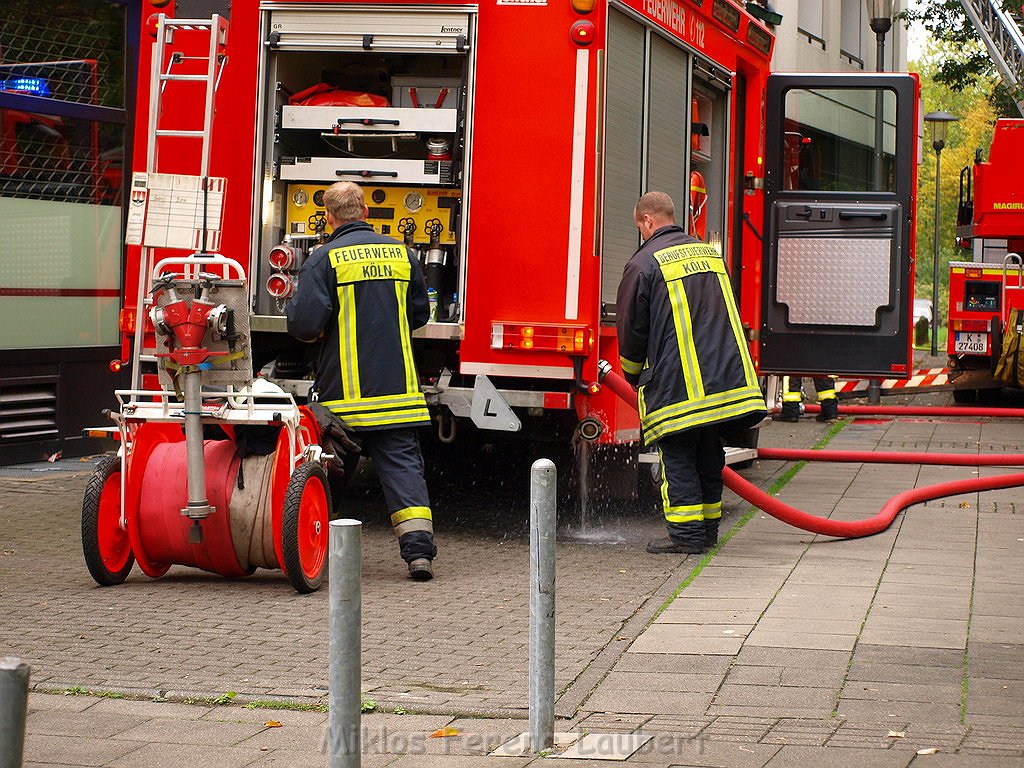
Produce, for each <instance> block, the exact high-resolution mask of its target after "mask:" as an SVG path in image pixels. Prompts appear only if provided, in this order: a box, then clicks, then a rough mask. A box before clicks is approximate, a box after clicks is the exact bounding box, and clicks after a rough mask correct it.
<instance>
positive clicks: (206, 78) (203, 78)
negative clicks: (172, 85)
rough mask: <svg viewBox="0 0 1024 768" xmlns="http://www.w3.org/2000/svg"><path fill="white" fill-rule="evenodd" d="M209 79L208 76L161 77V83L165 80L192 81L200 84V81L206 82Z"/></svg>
mask: <svg viewBox="0 0 1024 768" xmlns="http://www.w3.org/2000/svg"><path fill="white" fill-rule="evenodd" d="M209 79H210V78H209V76H207V75H160V80H161V81H163V80H191V81H193V82H198V81H200V80H203V81H205V80H209Z"/></svg>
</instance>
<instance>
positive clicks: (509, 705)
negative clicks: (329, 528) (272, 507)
mask: <svg viewBox="0 0 1024 768" xmlns="http://www.w3.org/2000/svg"><path fill="white" fill-rule="evenodd" d="M932 399H933V400H937V401H939V402H943V401H948V395H947V396H945V397H944V398H942V397H933V398H932ZM826 431H827V428H826V427H823V426H821V425H817V424H815V423H814V422H813V420H812V419H810V418H806V419H804V420H803V421H802V422H801V423H800V424H798V425H793V426H792V427H791V426H789V425H781V424H776V425H773V426H772V427H770V428H769V429H768V430H766V431H765V433H764V434H763V435H762V441H763V444H765V445H780V446H781V445H786V446H808V445H811V444H814V443H815V442H816V441H818V440H819V439H820V438H821V437H822V436H823V435H824V434H825V433H826ZM1022 441H1024V429H1022V428H1021V427H1020V423H1019V422H1013V423H1012V424H1011V423H1006V422H999V421H992V420H989V419H975V418H956V419H951V420H941V421H937V420H932V419H928V418H924V417H922V418H917V419H912V420H901V421H899V422H896V421H892V420H889V419H863V420H854V421H852V423H849V424H847V425H846V426H845V428H844V429H842V430H841V431H840V432H839V433H838V434H837V435H836V436H835V437H834V438H833V439H832V441H831V443H830V445H829V447H831V448H850V449H857V450H864V449H867V450H904V451H906V450H930V451H933V452H958V451H959V452H963V451H967V452H972V453H974V452H978V451H981V452H991V451H1002V452H1013V453H1021V452H1024V450H1022V446H1021V443H1022ZM787 468H788V465H784V464H782V463H781V462H766V461H762V462H758V464H757V465H756V466H755V468H754V470H753V471H752V472H747V473H745V474H746V475H747V476H748V477H752V478H754V479H755V482H756V483H757V484H758V485H760V486H761V487H762V488H767V487H769V486H770V485H771V484H772V483H773V482H775V481H776V480H777V479H778V478H779V477H781V476H782V473H783V472H785V470H786V469H787ZM1006 471H1010V470H1007V469H1005V468H984V469H981V470H980V472H981V473H982V474H986V475H987V474H997V473H1001V472H1006ZM975 472H976V470H973V469H971V468H950V467H928V466H918V465H907V466H887V467H879V466H877V465H859V464H852V465H818V464H808V465H807V466H805V467H803V468H802V469H801V470H800V471H799V472H798V473H797V474H796V475H795V476H793V478H792V479H791V480H790V481H789V482H788V484H786V485H785V487H784V488H783V489H782V492H781V493H780V496H781V498H783V499H784V500H786V501H788V502H789V503H792V504H794V505H795V506H798V507H801V508H804V509H806V510H807V511H810V512H814V513H817V514H826V515H831V516H833V517H839V518H844V519H857V518H862V517H866V516H869V515H872V514H874V513H875V512H876V511H877V510H878V508H879V507H880V506H881V504H882V503H883V502H884V501H885V500H886V499H887V498H888V497H889V496H891V495H892V494H893V493H895V492H896V491H899V490H904V489H906V488H908V487H910V486H913V485H925V484H930V483H933V482H937V481H940V480H946V479H953V478H957V477H970V476H972V473H975ZM37 485H38V484H37V483H35V482H34V481H32V480H31V478H30V479H29V480H24V479H21V478H14V479H7V480H0V490H3V492H4V495H3V500H2V501H0V505H2V506H0V525H2V526H3V528H4V530H5V531H6V532H7V536H8V537H9V538H8V539H5V543H4V544H3V547H2V549H3V551H4V553H5V554H4V555H3V556H2V557H0V607H2V610H0V655H6V654H9V653H17V655H21V656H24V657H26V658H27V659H28V660H29V661H30V662H31V663H32V664H33V683H34V684H35V685H36V686H37V688H38V689H51V690H53V689H64V690H65V691H67V690H68V689H72V688H75V687H87V688H95V689H99V690H107V691H111V690H116V691H120V692H122V693H127V694H129V695H132V696H135V697H139V698H143V699H146V700H128V699H112V698H101V697H96V696H84V695H54V694H45V693H42V692H38V693H33V695H32V696H31V701H30V709H31V714H30V717H29V722H28V729H29V739H28V749H27V755H26V758H27V760H28V762H27V765H29V766H36V765H39V766H42V765H54V766H58V765H59V766H80V765H98V766H99V765H109V766H127V765H130V764H132V765H134V764H136V763H138V762H139V761H146V762H148V763H152V764H154V765H157V766H202V765H224V766H270V765H282V766H284V765H287V766H304V765H325V764H326V756H325V755H324V753H323V751H322V750H323V746H324V743H325V736H324V733H325V730H324V724H325V722H326V715H324V714H322V713H319V712H309V711H295V710H291V709H274V710H266V709H258V708H245V707H243V706H239V704H238V703H237V702H241V701H252V700H255V699H273V700H274V701H275V702H276V705H277V706H298V705H300V704H313V703H318V702H320V703H322V702H323V701H324V698H325V697H324V694H325V687H324V686H325V679H326V672H325V669H324V667H325V663H326V642H325V638H324V636H323V627H324V626H325V621H326V614H325V612H326V601H325V600H324V597H325V596H323V595H315V596H311V598H296V597H295V596H294V595H292V594H290V593H289V592H288V591H287V585H286V584H284V583H283V582H282V580H281V578H280V577H279V576H275V575H274V574H272V573H270V574H267V575H264V576H258V577H257V578H255V579H247V580H242V581H239V582H225V581H224V580H220V579H218V578H216V577H207V576H203V575H196V574H194V573H192V572H188V571H185V570H184V569H181V572H180V573H174V574H172V576H171V577H170V578H164V579H161V580H157V581H150V580H148V579H145V577H141V576H133V577H132V579H130V580H129V583H128V584H126V585H124V586H123V587H121V588H117V589H112V590H108V589H97V588H93V587H91V586H90V585H89V583H88V581H87V578H88V577H87V575H85V574H84V566H83V565H82V564H81V561H80V557H81V556H80V554H79V553H77V552H75V551H74V549H75V546H77V541H75V540H74V522H75V510H76V505H77V504H78V503H79V499H80V496H79V497H78V498H76V497H75V493H76V492H80V488H81V486H82V485H83V483H82V482H81V480H80V479H78V478H76V477H71V476H69V477H64V478H58V479H57V480H56V481H54V482H48V483H47V484H46V485H47V496H46V498H47V499H57V501H51V502H47V503H44V502H43V501H41V498H42V497H41V496H40V495H39V491H38V487H37ZM492 496H493V494H492ZM498 501H499V502H500V503H506V502H507V499H500V497H499V499H498ZM520 501H521V500H520ZM492 503H493V500H492ZM517 503H518V502H517ZM470 506H471V505H470ZM513 506H514V505H513ZM726 509H727V520H728V524H729V525H739V524H740V523H742V525H741V526H739V527H737V528H736V529H735V530H734V532H733V535H732V538H731V539H730V540H729V541H728V542H727V543H726V544H725V545H724V546H723V547H722V548H721V549H720V551H719V552H717V553H716V554H715V555H714V557H711V558H707V559H706V560H701V559H698V558H694V557H691V558H687V559H685V560H682V561H681V562H680V560H679V559H678V558H666V559H662V558H655V557H651V556H647V555H644V554H643V553H642V551H641V550H640V545H641V544H642V541H643V540H645V538H647V537H649V534H652V533H653V534H655V535H656V533H657V530H658V525H657V524H656V523H654V524H649V523H645V522H638V521H636V520H631V521H629V522H628V524H626V525H623V524H621V522H620V523H617V524H609V525H608V526H606V527H608V528H613V529H614V531H613V533H614V536H612V537H610V538H617V539H618V540H619V542H620V543H618V544H610V543H603V544H586V545H584V544H577V543H561V544H560V545H559V602H558V613H559V624H558V656H557V660H556V665H557V670H556V677H557V687H558V690H559V692H560V696H559V701H558V705H557V713H558V714H559V715H560V716H561V719H560V722H559V724H558V728H557V730H563V729H564V730H574V731H582V732H588V733H590V734H598V733H605V734H611V733H622V734H642V735H646V736H650V737H651V739H650V740H649V741H647V742H646V744H645V745H644V746H643V747H642V748H641V749H640V750H639V751H638V752H636V753H634V754H632V755H631V756H630V757H629V759H628V760H626V762H627V763H629V764H645V765H664V766H705V767H707V768H712V767H714V766H720V767H721V768H734V767H735V768H739V767H741V766H757V767H760V766H766V765H767V766H770V767H771V768H780V766H781V767H784V766H790V765H797V764H799V765H801V766H805V765H830V766H831V765H836V766H876V765H877V766H907V765H911V764H912V765H914V766H915V768H916V767H917V766H923V765H927V766H936V767H937V768H944V767H945V766H963V767H964V768H973V767H974V766H979V767H981V766H985V767H986V768H987V767H988V766H993V768H999V766H1004V765H1005V766H1021V765H1024V644H1022V643H1024V571H1022V569H1020V568H1019V564H1020V563H1021V562H1022V561H1024V557H1022V555H1024V516H1022V514H1021V513H1022V512H1024V494H1022V493H1021V491H1020V489H1019V488H1018V489H1008V490H1005V491H994V492H986V493H983V494H977V493H975V494H964V495H962V496H957V497H952V498H947V499H941V500H937V501H933V502H928V503H926V504H922V505H917V506H914V507H912V508H910V509H909V510H908V511H907V512H905V513H902V514H901V515H900V516H899V517H898V518H897V520H896V521H895V522H894V524H893V526H892V527H891V528H890V529H889V530H887V531H886V532H885V533H883V534H879V535H878V536H874V537H870V538H867V539H861V540H856V541H844V542H837V541H833V540H829V539H827V538H824V537H815V536H813V535H811V534H807V533H804V532H801V531H797V530H795V529H791V528H788V527H787V526H784V525H783V524H781V523H779V522H778V521H776V520H774V519H772V518H770V517H768V516H767V515H764V514H761V513H753V514H750V515H748V514H747V510H748V509H749V505H746V504H744V503H742V502H740V501H739V500H738V499H736V498H734V497H733V498H730V499H727V502H726ZM460 514H461V510H460ZM748 517H749V519H747V518H748ZM41 519H45V520H46V521H47V522H48V523H49V524H48V525H43V524H41ZM460 525H461V524H460ZM616 525H617V526H618V527H616ZM461 527H462V530H459V531H455V530H449V531H448V532H447V537H448V538H447V539H446V541H447V543H448V546H449V548H450V549H449V551H450V552H451V553H452V554H451V555H450V559H448V560H447V561H446V564H445V567H446V570H445V571H444V574H445V575H444V578H442V579H439V580H437V581H436V582H433V583H432V584H430V585H426V586H427V589H426V590H424V591H419V592H415V593H413V592H410V590H409V589H408V585H407V583H406V582H405V581H404V579H402V574H400V573H399V572H398V571H397V569H396V568H395V563H394V562H393V561H394V560H395V557H394V552H393V542H392V541H390V539H389V538H388V537H387V536H386V534H387V531H386V530H384V529H383V528H382V527H379V526H378V527H377V528H374V527H373V526H369V527H368V531H367V533H368V534H369V535H368V536H367V537H366V544H367V548H368V549H367V555H366V556H365V560H364V565H365V567H366V570H365V572H364V585H367V586H364V619H365V620H366V622H367V626H366V630H365V638H364V671H363V677H364V683H366V684H367V691H368V695H370V696H372V697H374V698H375V699H376V700H377V701H378V704H380V707H379V711H377V712H374V713H371V714H367V715H364V717H363V744H364V749H365V751H366V754H365V756H364V757H365V759H364V761H363V765H366V766H378V765H380V766H384V765H388V766H391V765H395V766H425V767H429V766H434V765H437V766H448V767H450V768H459V767H460V766H478V765H479V766H490V765H494V766H509V767H510V768H511V767H512V766H520V765H527V764H531V763H532V764H538V765H539V764H543V765H545V766H556V767H557V766H568V765H574V766H578V765H581V763H579V761H578V760H568V759H559V758H556V757H549V758H532V757H524V758H509V757H488V756H487V755H488V753H489V752H490V751H491V750H492V749H493V748H494V747H496V746H498V745H499V744H501V743H503V742H504V741H507V740H508V739H510V738H512V737H513V736H515V735H517V734H518V733H521V732H522V731H525V730H526V729H527V724H526V721H525V719H524V718H525V709H524V708H525V706H526V684H525V677H526V635H525V627H526V616H525V613H524V611H525V588H524V587H525V584H524V585H523V586H522V587H520V586H518V585H517V583H516V579H521V580H522V581H523V582H525V577H524V568H525V565H524V563H525V562H526V560H525V559H524V558H525V557H526V555H525V544H524V542H523V540H522V538H521V537H520V536H519V535H518V534H517V535H514V536H504V537H503V536H496V535H493V533H491V534H488V533H487V531H486V526H484V530H481V529H480V528H473V527H472V526H471V525H468V524H467V525H461ZM9 541H13V542H15V543H14V544H9V543H7V542H9ZM69 541H70V543H69ZM1014 563H1016V564H1017V565H1016V566H1014ZM697 568H699V569H700V570H699V573H697V574H696V576H695V577H693V578H692V580H690V578H691V577H692V576H693V574H694V572H695V569H697ZM495 574H500V575H499V576H497V577H496V575H495ZM513 575H514V578H513ZM684 580H689V582H688V583H686V586H685V588H684V589H683V590H682V591H681V592H680V593H679V596H678V597H676V599H675V600H673V601H672V602H671V603H670V604H668V605H667V607H666V608H665V610H663V611H661V612H660V613H658V609H659V608H660V607H661V606H662V604H663V603H664V602H665V600H666V598H667V597H669V596H670V595H671V594H672V592H673V591H674V590H675V589H676V586H677V585H679V584H680V583H681V582H684ZM495 583H498V584H500V585H501V588H500V589H499V590H495V588H494V585H495ZM367 589H369V594H368V593H367ZM25 649H27V652H26V650H25ZM228 690H231V691H238V692H239V696H237V697H236V698H235V702H236V703H234V704H230V705H225V706H213V705H212V704H210V703H208V702H207V703H194V704H191V705H190V704H183V703H180V702H181V701H184V700H187V699H190V698H191V699H193V700H194V699H196V698H199V697H204V696H205V697H211V698H212V697H214V696H216V695H218V694H220V693H224V692H225V691H228ZM152 698H172V699H178V700H179V701H178V702H177V703H175V702H169V701H165V702H154V701H151V700H148V699H152ZM396 708H400V710H399V711H408V712H433V713H434V714H393V712H394V710H395V709H396ZM482 715H487V716H488V717H486V718H483V717H481V716H482ZM268 723H269V724H268ZM277 723H280V725H279V726H278V725H277ZM445 726H448V727H453V728H455V729H456V730H457V731H458V732H459V733H458V735H456V736H451V737H446V738H431V737H430V734H431V733H433V732H434V731H436V730H437V729H439V728H442V727H445ZM608 746H609V748H611V747H613V746H615V742H614V740H612V741H609V742H608ZM919 750H922V751H924V752H929V754H918V751H919ZM591 756H592V757H609V756H610V755H609V754H605V753H603V752H602V750H598V751H597V753H595V754H594V755H591ZM582 764H583V765H596V766H602V765H605V766H611V765H621V764H622V762H619V761H612V760H607V759H595V760H591V761H590V762H589V763H582Z"/></svg>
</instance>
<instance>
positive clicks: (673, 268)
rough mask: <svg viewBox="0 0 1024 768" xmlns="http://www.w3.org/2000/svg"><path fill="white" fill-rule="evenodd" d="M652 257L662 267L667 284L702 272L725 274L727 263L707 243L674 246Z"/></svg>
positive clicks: (657, 252)
mask: <svg viewBox="0 0 1024 768" xmlns="http://www.w3.org/2000/svg"><path fill="white" fill-rule="evenodd" d="M652 255H653V256H654V260H655V261H657V262H658V264H659V265H660V266H661V274H662V276H663V277H664V278H665V281H666V282H668V281H670V280H679V279H681V278H684V277H687V276H688V275H696V274H698V273H700V272H717V273H719V274H724V273H725V261H724V259H722V254H720V253H719V252H718V251H716V250H715V249H714V247H712V246H710V245H707V244H706V243H687V244H685V245H673V246H671V247H669V248H662V249H661V250H660V251H655V252H654V253H653V254H652Z"/></svg>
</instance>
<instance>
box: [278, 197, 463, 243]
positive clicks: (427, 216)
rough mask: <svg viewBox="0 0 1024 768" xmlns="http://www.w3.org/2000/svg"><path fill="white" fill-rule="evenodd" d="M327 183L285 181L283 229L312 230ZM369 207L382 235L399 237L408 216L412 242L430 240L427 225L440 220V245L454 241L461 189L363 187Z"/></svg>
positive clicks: (305, 234)
mask: <svg viewBox="0 0 1024 768" xmlns="http://www.w3.org/2000/svg"><path fill="white" fill-rule="evenodd" d="M328 186H329V185H327V184H289V185H288V209H287V210H288V220H287V222H286V224H285V227H286V230H285V231H286V232H287V233H288V234H289V235H292V236H293V237H312V236H313V235H315V234H316V226H317V219H323V216H324V214H325V209H324V204H323V203H324V201H323V197H324V190H326V189H327V187H328ZM363 191H364V192H365V193H366V205H367V207H368V208H369V209H370V215H369V216H367V219H366V220H367V222H368V223H369V224H371V225H373V228H374V229H375V230H376V231H377V232H379V233H380V234H382V235H389V236H391V237H393V238H395V239H396V240H402V239H403V234H402V227H403V226H407V225H408V220H409V219H411V220H412V222H413V223H414V224H415V226H416V231H415V234H414V236H413V238H414V241H415V242H416V243H419V244H422V245H426V244H427V243H429V242H430V233H429V232H428V231H427V225H428V224H429V223H431V222H432V221H435V220H436V221H440V222H441V227H442V229H441V235H440V239H439V242H440V243H441V245H454V244H455V241H456V232H455V229H456V228H457V227H458V213H459V209H460V207H461V198H462V191H461V190H458V189H437V188H431V187H363Z"/></svg>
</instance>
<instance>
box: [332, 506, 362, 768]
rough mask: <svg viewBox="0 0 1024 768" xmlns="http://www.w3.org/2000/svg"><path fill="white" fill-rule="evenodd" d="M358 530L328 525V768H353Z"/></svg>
mask: <svg viewBox="0 0 1024 768" xmlns="http://www.w3.org/2000/svg"><path fill="white" fill-rule="evenodd" d="M362 530H363V524H362V523H361V522H359V521H358V520H334V521H333V522H332V523H331V524H330V544H329V546H330V553H329V555H328V558H329V559H328V590H329V591H328V608H329V610H328V624H329V627H330V651H329V654H328V664H329V669H328V670H327V682H328V686H329V692H328V706H329V715H328V730H327V765H328V766H329V768H359V764H360V748H361V745H360V737H359V718H360V703H361V698H362V692H361V691H360V687H361V684H362V645H361V643H362V586H361V583H360V578H361V571H362V567H363V550H362Z"/></svg>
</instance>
